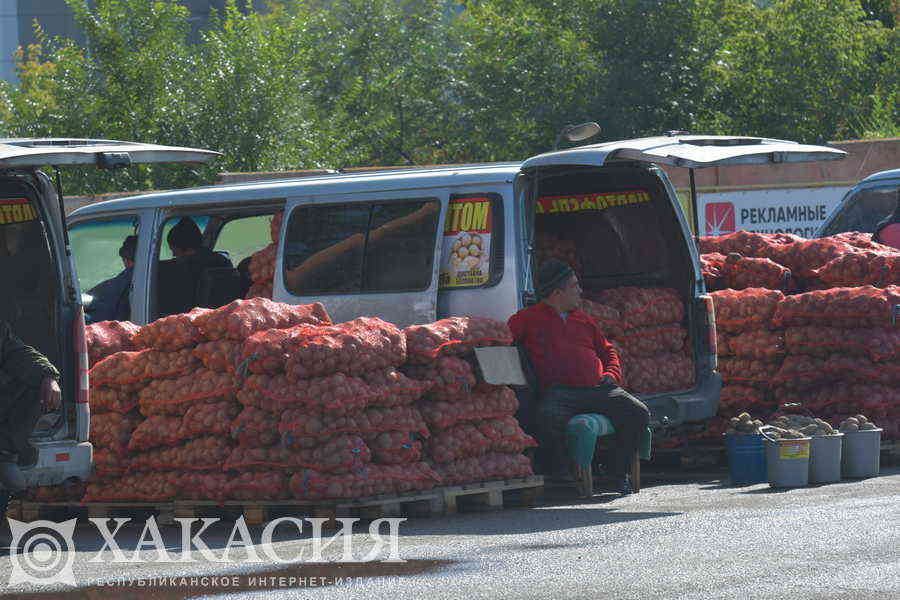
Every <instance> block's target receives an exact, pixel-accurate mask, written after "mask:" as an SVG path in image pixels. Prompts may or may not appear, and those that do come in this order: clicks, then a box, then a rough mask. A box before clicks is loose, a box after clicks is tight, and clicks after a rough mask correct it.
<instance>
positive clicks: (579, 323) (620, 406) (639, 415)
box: [509, 259, 650, 494]
mask: <svg viewBox="0 0 900 600" xmlns="http://www.w3.org/2000/svg"><path fill="white" fill-rule="evenodd" d="M537 293H538V297H539V298H540V299H541V302H539V303H538V304H536V305H534V306H531V307H529V308H525V309H522V310H520V311H519V312H517V313H516V314H514V315H513V316H512V317H511V318H510V319H509V328H510V329H511V330H512V333H513V337H514V338H515V341H516V343H517V344H520V345H522V346H523V347H524V348H525V351H526V352H527V353H528V356H529V358H530V359H531V362H532V365H533V367H534V370H535V372H536V374H537V378H538V381H539V383H540V386H541V390H542V396H541V401H540V404H539V405H538V420H539V422H540V424H541V435H540V437H541V443H542V444H546V445H547V446H549V448H550V455H551V457H552V460H553V465H554V467H553V468H554V470H555V471H556V472H555V474H554V476H555V477H560V478H567V476H568V467H569V464H570V462H571V461H570V460H569V458H568V457H567V454H566V448H565V430H566V425H567V424H568V422H569V419H571V418H572V417H574V416H575V415H577V414H580V413H598V414H602V415H604V416H606V417H608V418H609V419H610V420H611V421H612V423H613V426H615V428H616V439H615V443H614V444H613V448H612V452H611V459H610V462H609V464H608V468H609V471H610V474H611V475H612V477H613V478H615V480H616V484H617V489H618V490H619V491H620V492H621V493H622V494H628V493H631V481H630V480H629V476H628V470H629V466H630V464H631V459H632V456H634V453H635V451H636V450H637V448H638V445H639V444H640V441H641V436H642V435H643V432H644V430H645V429H646V427H647V423H648V422H649V420H650V411H649V410H647V407H646V406H645V405H644V404H643V403H642V402H641V401H640V400H638V399H637V398H635V397H634V396H632V395H631V394H629V393H628V392H626V391H625V390H623V389H622V388H621V387H620V386H619V384H620V383H621V381H622V369H621V367H620V364H619V355H618V352H616V349H615V348H613V346H612V345H611V344H610V343H609V342H608V341H607V339H606V337H605V336H604V335H603V332H602V331H601V330H600V326H599V325H598V324H597V322H596V321H595V320H594V319H593V318H591V317H590V316H588V315H587V314H586V313H584V312H582V311H581V310H579V306H580V305H581V286H580V285H579V283H578V277H577V276H576V275H575V272H574V271H573V270H572V268H571V267H570V266H569V265H567V264H566V263H564V262H562V261H559V260H555V259H550V260H548V261H546V262H545V263H544V264H543V265H541V268H540V270H539V271H538V274H537Z"/></svg>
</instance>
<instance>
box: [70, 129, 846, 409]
mask: <svg viewBox="0 0 900 600" xmlns="http://www.w3.org/2000/svg"><path fill="white" fill-rule="evenodd" d="M842 156H843V152H841V151H840V150H835V149H832V148H826V147H820V146H805V145H799V144H795V143H793V142H785V141H780V140H769V139H761V138H746V137H741V138H736V137H724V136H718V137H717V136H713V137H701V136H689V135H671V136H666V137H655V138H645V139H638V140H630V141H622V142H613V143H604V144H596V145H588V146H581V147H577V148H571V149H567V150H561V151H554V152H550V153H546V154H541V155H539V156H535V157H533V158H530V159H528V160H526V161H524V162H515V163H502V164H478V165H456V166H441V167H428V168H410V169H396V168H395V169H384V170H379V171H370V172H360V173H336V174H330V175H319V176H311V177H308V178H295V179H291V180H283V181H266V182H253V183H243V184H233V185H219V186H211V187H203V188H196V189H188V190H180V191H173V192H165V193H155V194H148V195H143V196H136V197H132V198H125V199H118V200H110V201H107V202H101V203H98V204H94V205H91V206H86V207H82V208H80V209H78V210H77V211H75V212H73V213H72V215H71V223H72V238H73V240H74V242H73V246H74V251H75V257H76V261H77V263H78V271H79V273H80V274H81V276H82V282H81V283H82V287H84V288H89V287H91V286H93V285H96V283H97V282H99V281H100V280H101V279H103V278H106V277H110V276H111V275H113V274H114V272H115V270H116V264H117V257H116V254H115V248H117V247H118V245H119V244H120V243H121V240H122V239H123V238H124V237H125V236H126V235H129V234H132V233H136V234H137V235H138V236H139V241H138V253H137V260H136V264H135V267H134V269H135V270H134V282H133V289H132V295H131V320H132V321H135V322H137V323H147V322H149V321H152V320H154V319H156V318H158V317H160V316H162V313H161V311H160V310H159V308H158V307H159V306H160V297H161V295H164V294H167V293H169V292H167V291H166V290H165V289H162V288H163V287H164V286H162V285H160V282H159V279H160V277H159V271H160V269H159V268H158V265H159V264H160V261H161V260H164V259H167V258H169V257H170V254H169V250H168V248H167V245H166V243H165V240H166V235H167V231H168V229H169V228H171V227H172V226H173V224H174V223H176V222H177V221H178V220H180V219H181V218H183V217H185V216H188V217H191V218H193V219H194V221H195V222H196V223H197V224H198V225H199V226H200V228H201V229H202V233H203V240H204V244H205V246H206V247H207V248H209V249H211V250H214V251H220V252H223V253H227V254H228V255H229V257H230V258H231V260H232V264H233V265H235V266H237V265H238V264H239V263H240V262H241V261H242V260H243V259H245V258H246V257H248V256H250V255H251V254H252V253H254V252H257V251H259V250H261V249H263V248H264V247H266V246H267V245H268V244H270V243H271V241H270V239H269V221H270V217H271V216H272V215H273V214H275V213H277V212H280V211H284V222H283V226H282V227H281V230H280V235H279V237H278V239H277V241H276V244H277V247H276V248H274V250H275V252H276V254H275V256H276V261H275V273H274V282H273V284H274V287H273V297H274V299H275V300H278V301H281V302H288V303H294V304H296V303H307V302H313V301H320V302H322V303H324V304H325V306H326V307H327V309H328V311H329V312H330V314H331V315H332V317H333V318H334V319H335V320H336V321H343V320H347V319H352V318H355V317H357V316H360V315H373V316H378V317H381V318H383V319H386V320H388V321H392V322H394V323H397V324H399V325H401V326H403V325H408V324H412V323H426V322H430V321H434V320H436V319H439V318H443V317H448V316H461V315H471V316H484V317H491V318H494V319H499V320H503V321H505V320H506V319H508V318H509V317H510V316H511V315H512V314H513V313H515V312H516V311H517V310H519V309H520V308H522V307H524V306H527V305H528V304H530V303H532V302H534V285H533V281H532V271H533V268H534V266H535V262H536V258H535V251H536V239H537V237H538V236H541V235H551V234H552V235H553V236H556V237H557V239H564V240H565V241H566V243H567V244H569V246H570V247H573V248H575V251H576V252H577V253H578V255H579V256H578V257H577V258H578V259H579V261H580V262H581V264H582V277H581V279H582V286H583V288H584V289H585V290H586V291H587V292H591V291H598V290H601V289H605V288H610V287H618V286H661V287H668V288H672V289H674V290H676V291H677V293H678V294H679V295H680V296H681V298H682V299H683V301H684V304H685V307H686V309H687V310H686V317H685V321H684V326H685V327H686V328H687V330H688V332H689V343H690V348H691V351H692V353H693V358H694V361H693V362H694V364H695V365H696V377H695V378H694V381H695V385H694V386H693V387H692V388H690V389H682V390H678V391H675V392H671V393H664V394H655V395H649V396H643V397H642V399H643V400H644V401H645V402H646V403H647V405H648V406H649V407H650V409H651V413H652V422H653V423H656V424H660V423H668V424H679V423H682V422H685V421H697V420H702V419H705V418H708V417H710V416H712V415H714V414H715V413H716V410H717V406H718V397H719V390H720V388H721V377H720V376H719V375H718V373H717V372H716V370H715V369H716V356H715V352H714V346H713V344H714V340H715V329H714V319H713V314H712V302H711V300H710V298H709V296H706V295H705V289H704V284H703V278H702V277H701V275H700V265H699V258H698V253H697V249H696V245H695V244H694V242H693V239H692V235H691V230H690V228H689V226H688V223H687V222H686V220H685V217H684V214H683V213H682V209H681V206H680V204H679V202H678V200H677V198H676V195H675V190H674V189H673V187H672V185H671V183H670V182H669V180H668V178H667V177H666V176H665V174H664V173H663V171H662V170H660V169H659V168H658V167H657V166H655V164H654V163H657V164H667V165H675V166H682V167H688V168H700V167H707V166H714V165H730V164H747V163H754V164H756V163H758V164H765V163H772V162H800V161H812V160H826V159H833V158H841V157H842ZM459 232H465V234H464V235H465V236H466V237H465V239H464V240H462V241H464V242H465V243H468V244H469V245H468V246H465V243H460V241H461V237H460V234H459ZM464 247H465V250H464V251H463V248H464ZM218 271H219V272H217V273H211V274H210V277H209V279H210V280H209V281H206V282H198V286H199V287H198V293H197V296H196V297H197V298H198V302H197V304H198V305H201V306H202V305H204V302H205V303H206V305H210V304H216V305H218V304H220V303H225V302H226V301H228V300H230V299H233V298H235V297H238V295H239V293H240V291H239V290H237V291H235V289H234V287H233V283H234V281H235V279H236V275H235V274H234V273H228V272H226V271H227V270H222V269H219V270H218ZM88 273H90V277H87V274H88ZM199 288H203V289H204V290H205V292H200V291H199ZM229 289H231V290H232V292H231V293H230V294H229V293H227V290H229ZM215 290H218V291H217V292H214V291H215ZM212 297H216V302H207V301H208V300H209V299H210V298H212Z"/></svg>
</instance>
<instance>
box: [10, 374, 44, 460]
mask: <svg viewBox="0 0 900 600" xmlns="http://www.w3.org/2000/svg"><path fill="white" fill-rule="evenodd" d="M41 414H42V409H41V400H40V390H38V389H37V388H20V389H18V390H15V393H10V394H8V395H6V396H3V397H0V453H6V454H17V455H18V456H19V464H24V465H27V464H31V463H32V462H34V458H35V456H36V451H35V448H34V447H33V446H32V445H31V444H29V443H28V438H29V437H31V433H32V432H33V431H34V426H35V425H36V424H37V422H38V419H40V418H41Z"/></svg>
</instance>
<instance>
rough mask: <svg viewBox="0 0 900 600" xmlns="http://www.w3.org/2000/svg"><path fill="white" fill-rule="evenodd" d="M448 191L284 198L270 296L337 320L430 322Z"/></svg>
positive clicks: (401, 324) (432, 312)
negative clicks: (314, 306)
mask: <svg viewBox="0 0 900 600" xmlns="http://www.w3.org/2000/svg"><path fill="white" fill-rule="evenodd" d="M448 197H449V194H448V192H447V190H446V189H440V188H438V189H425V190H403V191H396V192H374V193H348V194H333V195H322V196H315V197H303V198H288V200H287V203H286V205H285V218H284V226H283V227H282V229H281V243H280V247H279V251H278V260H277V262H276V265H277V267H276V269H275V287H274V293H273V297H274V299H275V300H277V301H280V302H289V303H292V304H299V303H307V302H322V303H323V304H324V305H325V307H326V308H327V309H328V312H329V314H330V315H331V317H332V319H334V320H335V322H340V321H346V320H350V319H354V318H356V317H359V316H375V317H381V318H382V319H384V320H386V321H389V322H391V323H396V324H397V325H399V326H401V327H403V326H406V325H410V324H413V323H428V322H430V321H434V320H435V319H436V315H437V289H438V266H439V260H438V257H440V244H441V241H442V240H441V237H442V236H439V235H438V232H440V231H443V229H442V227H443V221H444V214H445V213H446V210H447V202H448Z"/></svg>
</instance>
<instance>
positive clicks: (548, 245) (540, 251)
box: [534, 233, 581, 275]
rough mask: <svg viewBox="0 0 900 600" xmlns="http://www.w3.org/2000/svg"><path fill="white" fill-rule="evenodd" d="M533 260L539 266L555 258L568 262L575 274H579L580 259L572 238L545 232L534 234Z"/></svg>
mask: <svg viewBox="0 0 900 600" xmlns="http://www.w3.org/2000/svg"><path fill="white" fill-rule="evenodd" d="M534 254H535V262H536V263H537V264H538V265H539V266H540V265H542V264H544V262H545V261H547V260H549V259H551V258H555V259H557V260H561V261H563V262H564V263H566V264H568V265H569V266H570V267H572V269H573V270H574V271H575V273H577V274H579V275H580V274H581V260H580V259H579V255H578V246H577V245H576V244H575V241H574V240H564V239H560V238H558V237H556V236H553V235H549V234H546V233H539V234H537V235H536V236H535V248H534Z"/></svg>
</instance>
